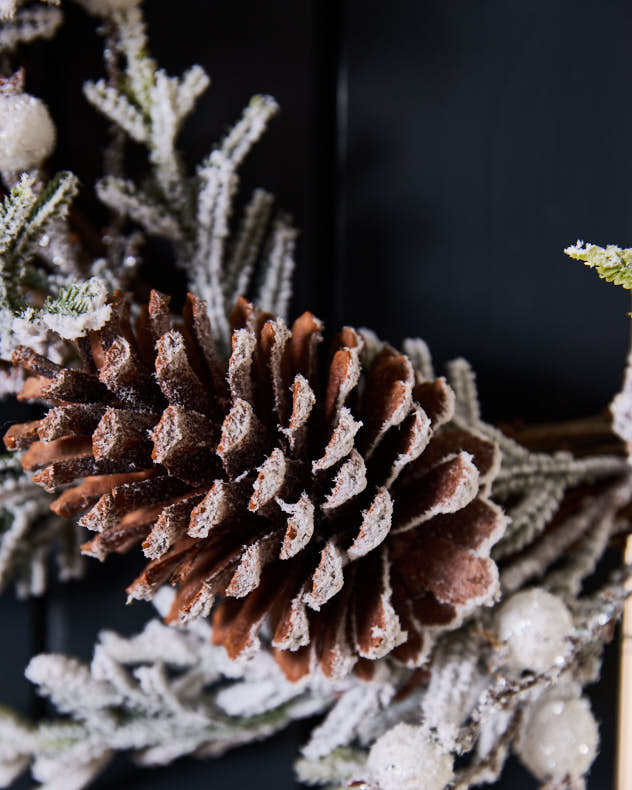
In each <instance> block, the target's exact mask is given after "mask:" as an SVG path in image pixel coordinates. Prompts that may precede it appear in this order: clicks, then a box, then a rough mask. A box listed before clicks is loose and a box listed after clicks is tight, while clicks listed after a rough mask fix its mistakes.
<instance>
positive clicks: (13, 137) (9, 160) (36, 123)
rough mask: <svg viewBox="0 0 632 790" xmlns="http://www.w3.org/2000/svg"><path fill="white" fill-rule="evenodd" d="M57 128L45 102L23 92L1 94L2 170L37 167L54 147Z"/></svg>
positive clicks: (0, 159)
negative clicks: (12, 94)
mask: <svg viewBox="0 0 632 790" xmlns="http://www.w3.org/2000/svg"><path fill="white" fill-rule="evenodd" d="M55 139H56V132H55V126H54V124H53V122H52V120H51V117H50V115H49V113H48V109H47V108H46V105H45V104H44V102H43V101H41V100H40V99H36V98H35V97H34V96H29V95H28V94H26V93H20V94H17V95H14V96H2V95H0V170H1V171H2V172H3V173H4V174H7V173H16V172H19V171H22V170H30V169H31V168H34V167H38V166H39V165H41V164H42V162H43V161H44V160H45V159H46V158H47V157H48V156H49V155H50V153H51V152H52V150H53V148H54V147H55Z"/></svg>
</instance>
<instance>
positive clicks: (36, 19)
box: [0, 0, 63, 53]
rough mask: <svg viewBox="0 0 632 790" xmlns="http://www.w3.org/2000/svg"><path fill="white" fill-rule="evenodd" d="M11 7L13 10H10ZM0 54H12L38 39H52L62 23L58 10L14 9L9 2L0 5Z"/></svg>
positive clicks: (5, 0) (6, 0)
mask: <svg viewBox="0 0 632 790" xmlns="http://www.w3.org/2000/svg"><path fill="white" fill-rule="evenodd" d="M11 7H12V8H13V10H11ZM0 11H1V12H2V14H1V16H2V17H3V19H2V24H1V26H0V52H2V53H8V52H13V50H15V49H16V48H17V47H18V46H20V45H21V44H30V43H31V42H32V41H36V40H37V39H39V38H52V37H53V36H54V35H55V33H56V32H57V29H58V28H59V26H60V25H61V23H62V19H63V17H62V13H61V11H60V10H59V9H58V8H38V7H31V8H20V9H17V10H16V8H15V4H12V3H11V0H4V4H3V5H0Z"/></svg>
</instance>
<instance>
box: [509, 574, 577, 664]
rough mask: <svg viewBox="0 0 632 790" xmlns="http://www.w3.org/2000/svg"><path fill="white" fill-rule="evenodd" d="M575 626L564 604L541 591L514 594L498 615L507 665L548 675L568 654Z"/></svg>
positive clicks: (533, 590)
mask: <svg viewBox="0 0 632 790" xmlns="http://www.w3.org/2000/svg"><path fill="white" fill-rule="evenodd" d="M572 627H573V623H572V620H571V615H570V613H569V611H568V609H567V608H566V606H565V605H564V603H563V602H562V601H561V600H560V599H559V598H557V597H556V596H555V595H551V593H549V592H547V591H546V590H543V589H540V588H534V589H531V590H525V591H523V592H519V593H517V594H516V595H513V596H512V597H511V598H510V599H509V600H508V601H507V603H505V604H503V606H502V607H501V608H500V611H499V612H498V615H497V629H498V636H499V638H500V639H501V641H503V642H504V643H505V644H506V646H507V651H508V662H507V663H508V664H509V665H510V666H513V667H514V668H516V669H530V670H532V671H534V672H544V671H545V670H547V669H548V668H549V667H550V666H552V665H553V664H555V663H556V662H557V660H558V659H559V658H560V657H562V656H563V655H564V653H565V652H566V647H567V646H566V639H567V637H568V636H569V635H570V633H571V630H572Z"/></svg>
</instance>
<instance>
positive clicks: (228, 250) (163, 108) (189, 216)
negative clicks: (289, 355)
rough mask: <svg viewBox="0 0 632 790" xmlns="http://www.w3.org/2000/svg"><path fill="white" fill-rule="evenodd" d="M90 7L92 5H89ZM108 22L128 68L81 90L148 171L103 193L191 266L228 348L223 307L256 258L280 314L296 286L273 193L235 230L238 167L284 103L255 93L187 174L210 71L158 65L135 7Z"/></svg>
mask: <svg viewBox="0 0 632 790" xmlns="http://www.w3.org/2000/svg"><path fill="white" fill-rule="evenodd" d="M83 1H84V4H86V0H83ZM87 5H88V6H89V7H90V8H91V2H90V3H87ZM92 10H93V11H94V9H92ZM94 12H97V11H94ZM111 22H112V23H113V24H114V26H115V28H116V33H115V35H113V36H112V37H111V40H112V42H113V46H114V47H115V49H116V52H117V53H118V55H119V56H120V57H121V58H122V59H124V61H125V66H124V71H123V72H122V74H121V75H120V78H119V79H118V83H117V84H109V83H106V82H105V80H99V81H97V82H88V83H86V85H85V93H86V96H87V98H88V99H89V100H90V101H91V102H92V104H93V105H94V106H95V107H96V108H97V109H98V110H100V111H101V112H102V113H103V114H104V115H105V116H106V117H107V118H109V119H110V120H111V121H112V122H113V123H114V124H116V125H117V127H118V128H119V129H120V130H121V131H122V132H124V133H125V134H126V135H127V136H128V137H129V138H130V139H132V140H134V141H136V142H139V143H142V144H143V145H145V146H146V148H147V151H148V154H149V161H150V165H151V168H150V172H149V173H148V174H147V176H146V177H144V178H143V179H142V186H141V185H140V183H139V184H136V183H133V182H131V181H129V180H126V179H123V178H120V177H118V176H117V177H115V176H114V175H106V177H105V178H104V179H102V180H101V181H100V182H99V183H98V185H97V192H98V194H99V197H100V198H101V199H102V200H103V202H105V203H106V204H107V205H108V206H110V207H111V208H112V209H113V210H114V211H116V212H118V213H119V214H120V215H121V216H123V217H127V218H129V219H131V220H133V221H134V222H136V223H138V224H139V225H140V226H141V227H142V229H143V230H144V231H145V233H148V234H150V235H155V236H160V237H162V238H165V239H167V240H169V241H170V242H171V243H172V245H173V250H174V255H175V262H176V264H177V265H178V266H179V267H180V268H181V269H182V270H183V271H184V272H185V273H186V276H187V279H188V284H189V288H190V289H191V290H192V291H194V292H195V293H196V294H197V295H199V296H200V297H202V298H203V299H204V300H205V301H206V302H207V304H208V308H209V316H210V319H211V326H212V329H213V333H214V336H215V338H216V341H217V342H218V344H219V345H220V347H221V349H222V350H223V351H224V352H225V353H228V350H229V349H228V346H229V342H228V341H229V331H228V321H227V314H228V313H229V312H230V310H231V309H232V306H233V304H234V301H235V298H236V297H237V296H240V295H244V294H245V293H246V291H247V289H248V288H249V286H250V283H251V280H252V277H253V275H254V273H255V268H256V266H257V263H258V264H259V267H260V269H261V272H262V275H261V278H260V280H261V285H260V291H259V296H260V298H261V299H262V300H263V301H264V302H265V305H269V306H270V307H271V308H272V309H274V310H275V311H276V312H277V313H278V314H279V315H283V314H284V313H285V312H286V311H287V306H288V301H289V296H290V292H291V285H290V283H291V276H292V271H293V267H294V260H293V255H294V245H295V238H296V231H295V230H294V228H292V227H291V225H290V224H289V223H288V221H287V219H286V218H285V217H283V216H279V217H278V218H277V219H276V221H275V222H273V223H272V224H270V222H269V219H270V215H271V204H272V199H271V198H270V197H269V196H268V195H266V193H263V192H261V191H258V192H255V196H254V197H253V202H252V204H251V205H250V206H249V207H248V208H247V210H246V213H245V216H244V218H243V220H242V223H241V225H240V227H239V228H238V229H237V230H236V231H235V230H234V229H233V227H232V215H233V202H234V199H235V195H236V192H237V188H238V169H239V167H240V166H241V164H242V163H243V161H244V159H245V157H246V156H247V154H248V153H249V151H250V150H251V149H252V147H253V145H254V144H255V143H256V142H257V140H258V139H259V138H260V137H261V135H262V133H263V132H264V130H265V128H266V126H267V124H268V123H269V121H270V119H271V118H272V117H273V115H275V114H276V112H277V110H278V106H277V104H276V102H275V101H274V100H273V99H272V98H271V97H269V96H255V97H254V98H253V99H252V100H251V102H250V104H249V105H248V106H247V107H246V109H245V110H244V112H243V114H242V117H241V118H240V119H239V121H238V122H237V123H236V124H235V125H234V126H233V127H232V129H231V130H230V131H229V132H228V134H227V135H226V136H225V137H224V139H223V140H222V141H221V142H219V143H218V144H217V145H216V146H214V147H213V149H212V150H211V153H210V154H209V155H208V156H207V157H206V158H205V159H204V160H203V161H202V162H201V163H200V164H199V165H198V167H197V168H196V172H195V176H194V177H191V176H189V175H188V174H187V173H186V171H185V168H184V165H183V163H182V157H181V155H180V153H179V151H178V150H177V138H178V135H179V132H180V130H181V128H182V124H183V123H184V121H185V119H186V118H187V117H188V115H189V114H190V113H191V112H192V110H193V108H194V106H195V104H196V102H197V100H198V98H199V96H200V95H201V94H202V93H203V92H204V90H206V88H207V86H208V84H209V79H208V77H207V75H206V73H205V72H204V70H203V69H202V68H201V67H200V66H193V67H192V68H190V69H189V70H188V71H187V72H185V74H184V75H183V76H182V77H180V78H177V77H171V76H168V75H167V74H166V72H165V71H164V70H162V69H160V68H158V66H157V64H156V63H155V61H154V60H153V59H152V58H151V57H150V55H149V54H148V51H147V40H146V34H145V27H144V21H143V17H142V14H141V11H140V9H139V8H137V7H134V8H129V9H127V10H125V11H121V12H117V13H113V14H112V16H111ZM266 234H268V235H266ZM233 237H234V240H233Z"/></svg>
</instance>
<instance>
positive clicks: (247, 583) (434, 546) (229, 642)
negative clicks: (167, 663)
mask: <svg viewBox="0 0 632 790" xmlns="http://www.w3.org/2000/svg"><path fill="white" fill-rule="evenodd" d="M231 320H232V326H233V336H232V356H231V358H230V361H229V363H228V370H227V371H226V369H225V365H224V364H223V363H222V362H221V360H220V359H219V358H218V356H217V353H216V350H215V345H214V342H213V339H212V336H211V329H210V324H209V320H208V317H207V314H206V310H205V307H204V304H203V303H202V302H200V301H199V300H198V299H196V298H195V297H193V296H191V295H189V296H188V299H187V303H186V306H185V310H184V317H183V324H182V325H181V326H177V327H172V323H171V319H170V316H169V309H168V299H167V298H166V297H164V296H162V295H160V294H158V293H156V292H153V293H152V296H151V299H150V302H149V306H148V308H147V309H146V310H144V311H143V312H142V313H141V316H140V318H139V321H138V322H137V326H136V329H135V331H133V330H132V327H131V325H130V321H129V311H128V308H127V306H126V304H125V303H124V301H123V300H122V299H121V298H120V297H116V298H115V299H114V302H113V306H112V318H111V320H110V321H109V323H108V324H107V325H106V326H105V327H104V328H103V329H101V330H100V331H98V332H95V333H93V335H92V336H91V337H90V339H89V340H88V339H85V341H84V342H83V343H82V345H81V346H80V350H81V354H82V359H83V368H82V370H75V369H68V368H61V367H59V366H58V365H55V364H53V363H52V362H50V361H48V360H46V359H44V358H43V357H41V356H39V355H37V354H35V352H33V351H31V350H30V349H26V348H20V349H18V350H17V351H16V352H15V354H14V362H15V363H16V364H18V365H20V366H21V367H22V368H24V369H25V370H26V371H27V372H28V373H29V376H30V377H29V378H28V379H27V381H26V384H25V386H24V388H23V391H22V397H23V398H34V397H37V398H42V399H44V400H46V401H50V402H52V403H53V404H54V408H51V409H50V411H49V412H48V413H47V415H46V416H45V417H44V418H43V419H42V420H39V421H36V422H32V423H26V424H22V425H16V426H13V427H12V428H11V429H10V430H9V431H8V433H7V435H6V437H5V442H6V444H7V446H8V447H10V448H11V449H20V448H24V447H28V448H29V449H28V450H27V451H26V453H25V454H24V456H23V465H24V467H25V468H26V469H29V470H37V473H36V474H35V477H34V479H35V480H36V482H38V483H39V484H40V485H42V486H44V487H45V488H46V490H48V491H51V492H52V491H55V490H58V489H60V488H64V487H66V488H65V490H63V492H62V493H61V495H60V496H58V498H57V499H56V500H55V501H54V502H53V503H52V505H51V508H52V510H53V511H54V512H56V513H58V514H62V515H64V516H69V515H71V514H75V513H79V512H81V511H84V515H83V516H82V518H81V522H80V523H81V524H83V525H84V526H86V527H88V528H89V529H91V530H94V531H95V532H96V533H97V535H96V537H95V538H94V539H93V540H91V541H90V542H89V543H87V544H85V546H84V547H83V550H84V552H85V553H86V554H89V555H92V556H95V557H98V558H99V559H100V560H104V559H105V557H106V556H107V555H108V554H109V553H110V552H112V551H117V552H126V551H128V550H129V549H131V548H132V547H133V546H135V545H136V544H138V543H141V542H142V546H143V550H144V553H145V555H146V556H147V557H148V558H149V559H150V560H151V562H149V564H148V565H147V566H146V567H145V569H144V571H143V572H142V574H141V575H140V576H139V577H138V578H137V579H136V580H135V581H134V582H133V583H132V584H131V586H130V587H129V588H128V593H129V595H130V596H131V598H138V599H150V598H151V597H152V596H153V594H154V593H155V591H156V590H157V589H158V588H159V587H160V586H161V585H162V584H164V583H165V582H171V583H172V584H173V585H175V586H176V587H177V589H178V592H177V595H176V598H175V600H174V603H173V606H172V608H171V611H170V613H169V615H168V618H167V619H168V620H169V621H171V622H175V623H178V622H184V621H186V620H188V619H190V618H193V617H197V616H206V615H208V614H209V613H210V611H211V607H212V606H213V604H214V602H215V601H218V602H217V603H216V605H215V608H214V612H213V626H214V628H213V634H214V640H215V641H216V642H217V643H219V644H223V645H224V646H225V648H226V650H227V652H228V654H229V655H230V656H231V657H237V656H240V655H243V654H248V653H249V652H252V651H253V650H255V649H256V648H257V647H258V646H259V638H258V632H259V631H260V629H261V627H262V625H263V624H264V623H267V629H266V633H267V634H269V641H270V642H271V645H272V649H273V650H274V653H275V656H276V658H277V660H278V662H279V664H280V665H281V667H282V668H283V670H284V671H285V673H286V675H287V676H288V677H290V678H292V679H297V678H299V677H301V676H303V675H304V674H306V673H307V672H309V671H310V670H311V669H312V668H313V667H314V666H315V664H316V663H317V662H318V663H320V666H321V668H322V670H323V672H324V673H325V674H326V675H327V676H330V677H339V676H342V675H344V674H346V673H347V672H348V671H349V670H350V669H351V668H352V667H353V666H354V665H355V664H357V667H356V669H357V671H360V672H363V673H365V674H366V673H368V672H370V669H371V667H372V664H371V663H370V662H371V660H375V659H380V658H383V657H384V656H387V655H391V656H392V657H394V658H395V659H397V660H399V661H400V662H403V663H404V664H406V665H408V666H418V665H420V664H421V663H423V661H424V660H425V658H426V657H427V653H428V649H429V646H430V644H431V639H432V635H433V634H434V633H435V632H436V631H437V630H440V629H444V628H452V627H455V626H456V625H457V624H458V623H459V622H460V621H461V620H462V618H463V616H464V615H465V614H467V613H468V612H469V611H471V610H472V609H473V608H474V607H476V606H478V605H480V604H482V603H487V602H490V601H491V599H492V598H493V597H494V594H495V591H496V588H497V569H496V566H495V565H494V563H493V562H492V561H491V559H490V558H489V551H490V548H491V546H492V545H493V543H495V542H496V540H498V538H499V537H500V536H501V534H502V531H503V529H504V526H505V519H504V517H503V515H502V513H501V512H500V510H499V509H498V508H497V507H496V506H495V505H494V504H492V503H491V502H490V501H489V500H488V499H487V498H486V497H487V494H488V491H489V487H490V484H491V481H492V478H493V477H494V475H495V473H496V470H497V467H498V452H497V448H496V446H495V445H493V444H492V443H490V442H489V441H488V440H486V439H484V438H483V437H481V436H479V435H477V434H474V433H472V432H470V431H466V430H464V429H463V428H462V427H460V426H459V425H457V424H456V423H454V422H453V421H451V420H452V416H453V406H454V396H453V393H452V391H451V390H450V388H449V387H448V385H447V384H446V382H445V380H444V379H442V378H439V379H436V380H423V378H422V376H421V374H420V373H418V372H416V371H415V370H414V369H413V367H412V364H411V362H410V360H409V359H408V358H407V357H406V356H404V355H403V354H401V353H399V352H397V351H396V350H394V349H393V348H391V347H390V346H387V345H384V346H383V347H381V348H380V347H376V344H375V341H374V340H371V342H365V338H364V337H363V335H362V334H361V333H359V332H356V331H355V330H353V329H350V328H345V329H343V330H342V332H340V333H339V334H338V335H337V337H336V338H335V340H334V342H333V346H332V348H331V350H330V351H329V355H328V356H327V359H326V361H325V356H326V355H325V354H323V353H322V349H321V350H319V345H320V342H321V339H322V335H321V330H322V326H321V323H320V321H318V320H317V319H316V318H314V316H313V315H311V314H310V313H305V314H304V315H302V316H301V317H300V318H299V319H298V320H297V321H296V322H295V323H294V325H293V326H292V329H291V330H289V329H288V328H287V327H286V325H285V324H284V322H283V321H281V320H276V319H275V318H274V316H271V315H269V314H264V313H261V312H259V311H257V310H256V309H255V308H253V307H252V305H250V304H249V303H247V302H246V301H245V300H240V301H239V302H238V303H237V305H236V307H235V309H234V311H233V314H232V316H231ZM68 484H72V486H71V487H67V486H68ZM357 662H360V663H357Z"/></svg>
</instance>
